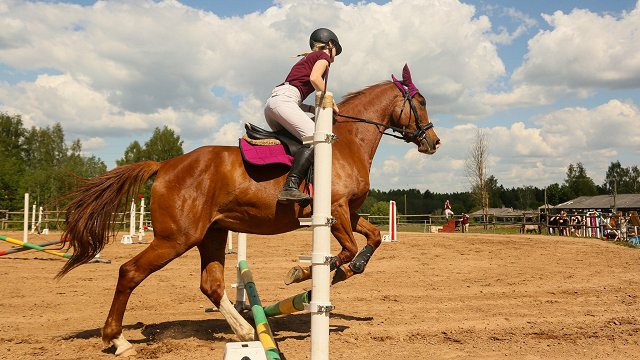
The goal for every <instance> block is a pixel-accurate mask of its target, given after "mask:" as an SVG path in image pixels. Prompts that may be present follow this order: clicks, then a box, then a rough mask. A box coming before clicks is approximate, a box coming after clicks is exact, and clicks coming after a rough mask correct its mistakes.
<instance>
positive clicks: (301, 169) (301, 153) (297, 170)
mask: <svg viewBox="0 0 640 360" xmlns="http://www.w3.org/2000/svg"><path fill="white" fill-rule="evenodd" d="M312 162H313V146H303V147H301V148H300V149H298V151H297V152H296V154H295V156H294V159H293V165H291V170H290V171H289V175H288V176H287V180H285V182H284V186H283V187H282V191H280V194H279V195H278V202H283V203H289V202H297V203H299V202H303V201H304V202H308V201H309V200H311V198H310V197H309V195H307V194H305V193H303V192H302V191H300V190H299V187H300V182H302V179H304V177H305V175H306V174H307V171H308V170H309V166H311V163H312Z"/></svg>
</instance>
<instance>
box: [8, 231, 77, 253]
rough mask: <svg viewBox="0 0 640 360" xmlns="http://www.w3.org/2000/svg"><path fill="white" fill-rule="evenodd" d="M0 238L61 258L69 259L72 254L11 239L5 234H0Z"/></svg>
mask: <svg viewBox="0 0 640 360" xmlns="http://www.w3.org/2000/svg"><path fill="white" fill-rule="evenodd" d="M0 240H2V241H6V242H8V243H11V244H15V245H20V246H24V247H27V248H30V249H33V250H39V251H42V252H46V253H47V254H51V255H56V256H60V257H63V258H67V259H70V258H71V257H72V256H73V255H72V254H65V253H61V252H59V251H54V250H48V249H45V248H43V247H42V246H38V245H33V244H29V243H26V242H24V241H20V240H16V239H12V238H10V237H6V236H3V235H0Z"/></svg>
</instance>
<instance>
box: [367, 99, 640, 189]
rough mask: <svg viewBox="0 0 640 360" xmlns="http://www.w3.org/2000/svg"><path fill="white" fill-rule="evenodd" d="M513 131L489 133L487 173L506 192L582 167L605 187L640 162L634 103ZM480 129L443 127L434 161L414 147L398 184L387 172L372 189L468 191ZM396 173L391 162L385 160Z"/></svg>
mask: <svg viewBox="0 0 640 360" xmlns="http://www.w3.org/2000/svg"><path fill="white" fill-rule="evenodd" d="M533 123H534V124H535V125H534V126H535V127H534V126H527V125H526V124H525V123H523V122H516V123H513V124H512V125H511V126H509V127H505V126H494V127H489V128H484V129H483V131H484V132H485V133H486V135H487V139H488V140H489V155H490V156H489V165H488V171H489V173H490V174H493V175H494V176H496V178H497V179H498V181H499V183H500V184H502V185H504V186H506V187H516V186H522V185H535V186H546V185H548V184H551V183H554V182H562V179H564V178H565V174H566V170H567V166H568V165H569V164H570V163H573V164H576V163H578V162H581V163H583V164H584V165H585V168H586V169H587V171H588V174H589V176H591V177H592V178H593V179H594V180H595V181H596V183H600V182H601V181H602V179H603V177H604V174H605V172H606V170H607V167H608V166H609V164H610V163H611V162H613V161H616V160H622V161H623V162H625V160H627V162H632V163H633V162H637V160H635V159H637V158H638V156H640V148H639V147H638V145H637V144H638V143H640V127H638V126H637V124H639V123H640V109H639V108H638V106H637V105H635V104H634V103H631V102H623V101H620V100H611V101H609V102H607V103H605V104H601V105H599V106H596V107H594V108H590V109H589V108H564V109H561V110H557V111H552V112H550V113H548V114H546V115H543V116H539V117H537V118H536V119H534V121H533ZM477 128H478V127H477V125H475V124H461V125H457V126H455V127H453V128H442V127H440V128H438V129H437V131H438V135H439V136H440V138H442V139H444V140H443V144H442V147H441V148H440V150H438V152H437V153H436V154H435V155H433V156H426V155H424V154H420V153H419V152H418V151H417V149H415V148H414V147H411V148H409V149H408V150H406V152H405V156H404V157H403V158H402V159H399V160H396V159H394V160H393V173H394V174H400V176H399V177H398V178H397V179H396V182H394V183H393V185H390V184H389V183H388V182H387V181H386V180H387V179H386V176H387V172H385V171H383V172H382V174H380V173H375V174H373V175H372V187H374V188H382V189H388V188H389V187H397V188H418V189H430V190H432V191H437V192H454V191H465V190H467V189H468V182H467V179H466V177H465V171H464V170H465V167H464V162H465V159H466V158H467V154H468V150H469V146H470V144H471V143H473V140H474V137H475V134H476V130H477ZM382 161H383V163H384V166H385V168H391V167H390V166H389V163H391V162H390V161H389V160H382Z"/></svg>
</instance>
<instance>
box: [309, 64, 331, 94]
mask: <svg viewBox="0 0 640 360" xmlns="http://www.w3.org/2000/svg"><path fill="white" fill-rule="evenodd" d="M327 66H329V62H328V61H327V60H324V59H321V60H318V61H316V63H315V64H313V69H311V75H309V80H310V81H311V85H313V88H314V89H316V91H324V80H323V79H322V74H324V71H325V70H326V69H327Z"/></svg>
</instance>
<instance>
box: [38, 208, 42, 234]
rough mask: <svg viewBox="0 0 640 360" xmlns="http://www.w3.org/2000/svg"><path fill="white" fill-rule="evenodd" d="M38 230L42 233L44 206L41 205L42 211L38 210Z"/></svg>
mask: <svg viewBox="0 0 640 360" xmlns="http://www.w3.org/2000/svg"><path fill="white" fill-rule="evenodd" d="M38 231H40V232H41V233H42V206H40V211H38Z"/></svg>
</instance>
